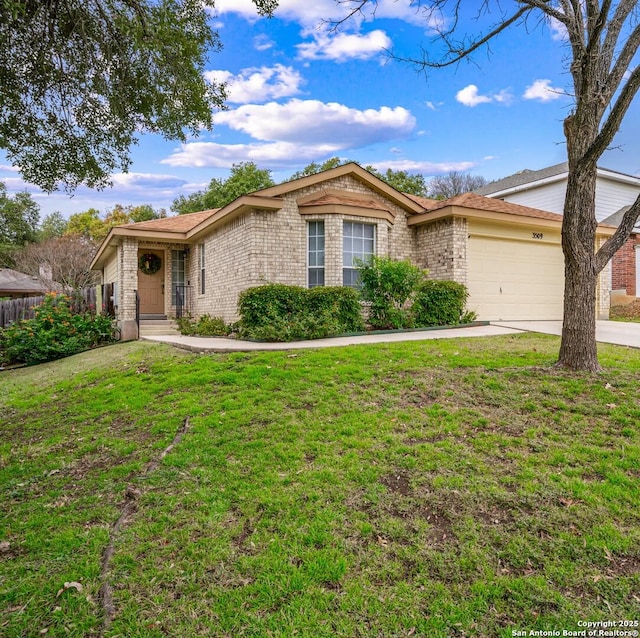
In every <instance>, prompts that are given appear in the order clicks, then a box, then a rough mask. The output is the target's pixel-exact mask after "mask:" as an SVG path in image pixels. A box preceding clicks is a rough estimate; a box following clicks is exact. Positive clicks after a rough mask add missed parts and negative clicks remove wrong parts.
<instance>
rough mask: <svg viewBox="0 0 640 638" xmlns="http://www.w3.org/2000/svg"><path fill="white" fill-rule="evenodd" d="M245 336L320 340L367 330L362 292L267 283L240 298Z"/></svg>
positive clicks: (349, 289) (263, 339)
mask: <svg viewBox="0 0 640 638" xmlns="http://www.w3.org/2000/svg"><path fill="white" fill-rule="evenodd" d="M238 312H239V314H240V322H239V324H238V329H239V336H240V337H241V338H243V337H244V338H249V339H258V340H261V341H295V340H298V339H320V338H322V337H329V336H332V335H336V334H341V333H344V332H359V331H361V330H363V329H364V323H363V321H362V317H361V309H360V302H359V300H358V293H357V292H356V291H355V290H352V289H351V288H343V287H318V288H311V289H307V288H302V287H301V286H287V285H284V284H266V285H264V286H258V287H256V288H249V289H247V290H245V291H244V292H242V293H241V294H240V297H239V299H238Z"/></svg>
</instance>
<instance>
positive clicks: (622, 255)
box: [611, 234, 640, 297]
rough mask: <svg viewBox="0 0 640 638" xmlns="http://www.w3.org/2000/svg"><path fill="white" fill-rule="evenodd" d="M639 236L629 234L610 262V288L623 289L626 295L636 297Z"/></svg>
mask: <svg viewBox="0 0 640 638" xmlns="http://www.w3.org/2000/svg"><path fill="white" fill-rule="evenodd" d="M637 246H640V236H638V235H635V234H634V235H631V237H630V238H629V239H628V240H627V241H626V242H625V243H624V245H623V246H622V248H621V249H620V250H619V251H618V252H617V253H616V256H615V258H614V260H613V264H612V277H611V281H612V283H611V288H612V290H625V291H626V293H625V294H626V295H628V296H630V297H636V296H637V295H638V289H637V276H636V273H637V267H638V263H637V254H638V248H636V247H637Z"/></svg>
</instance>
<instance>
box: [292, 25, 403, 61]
mask: <svg viewBox="0 0 640 638" xmlns="http://www.w3.org/2000/svg"><path fill="white" fill-rule="evenodd" d="M313 37H314V40H313V42H304V43H302V44H298V45H297V48H298V54H299V57H300V58H302V59H304V60H335V61H336V62H345V61H346V60H368V59H370V58H372V57H375V56H377V55H380V54H381V53H382V52H383V51H384V50H385V49H387V50H388V49H390V48H391V39H390V38H389V36H388V35H387V34H386V33H385V32H384V31H381V30H380V29H376V30H375V31H371V32H370V33H366V34H355V33H352V34H349V33H338V34H337V35H330V34H328V33H326V32H315V33H313Z"/></svg>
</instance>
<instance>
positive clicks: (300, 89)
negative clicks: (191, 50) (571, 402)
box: [0, 0, 640, 217]
mask: <svg viewBox="0 0 640 638" xmlns="http://www.w3.org/2000/svg"><path fill="white" fill-rule="evenodd" d="M472 4H475V3H467V6H468V5H472ZM508 4H509V3H508V2H507V3H506V4H505V6H507V5H508ZM341 11H342V12H343V13H342V14H341V13H340V12H341ZM344 11H345V5H344V4H343V5H340V4H338V3H336V1H335V0H306V1H305V2H301V1H300V0H282V1H281V2H280V7H279V9H278V10H277V11H276V15H275V17H274V18H272V19H266V18H262V19H260V18H258V16H257V14H256V11H255V7H254V5H253V4H252V3H251V2H250V0H218V2H217V4H216V14H215V15H212V16H211V20H212V23H213V24H214V25H215V27H216V28H217V29H218V31H219V33H220V36H221V39H222V42H223V45H224V48H223V50H222V51H221V52H216V53H212V54H211V56H210V58H209V63H208V67H207V69H208V70H207V77H209V78H210V79H215V80H224V81H226V82H228V86H229V101H228V110H226V111H223V112H219V113H216V114H215V118H214V121H215V127H214V129H213V131H203V133H202V135H200V136H199V137H198V138H195V139H193V140H189V141H188V142H187V143H186V144H179V143H176V142H167V141H165V140H163V139H161V138H160V137H158V136H154V135H144V136H142V137H141V138H140V142H139V144H138V145H137V146H136V147H134V148H133V149H132V158H133V163H132V165H131V167H130V171H129V173H128V174H115V175H113V178H112V179H113V184H114V185H113V187H112V188H108V189H105V190H103V191H93V190H90V189H87V188H84V187H81V188H79V189H78V190H77V192H76V193H75V195H74V196H73V197H69V196H68V195H66V194H65V193H63V192H60V193H55V194H52V195H46V194H44V193H42V192H40V191H39V190H38V189H37V188H35V187H33V186H31V185H29V184H25V183H24V182H23V181H22V179H21V178H20V175H19V173H18V172H17V171H16V169H15V168H14V167H11V166H9V165H8V164H7V161H6V158H4V157H3V156H2V155H0V181H3V182H4V183H5V184H6V185H7V188H8V189H9V191H10V192H16V191H18V190H23V189H25V188H26V189H27V190H29V191H30V192H32V194H33V196H34V198H35V199H36V201H37V202H38V203H39V204H40V206H41V214H42V216H44V215H46V214H48V213H50V212H52V211H54V210H58V211H60V212H62V214H63V215H64V216H65V217H68V216H69V215H70V214H72V213H75V212H79V211H83V210H86V209H88V208H90V207H94V208H98V209H99V210H101V211H107V210H109V209H111V208H113V206H114V205H115V204H116V203H120V204H122V205H128V204H133V205H136V204H142V203H147V204H151V205H152V206H154V207H156V208H159V207H165V208H166V209H167V210H168V209H169V207H170V205H171V202H172V201H173V199H174V198H175V197H177V196H178V195H181V194H183V195H187V194H189V193H191V192H194V191H196V190H200V189H202V188H205V187H206V185H207V184H208V182H209V180H210V179H211V178H212V177H217V178H225V177H227V176H228V174H229V169H230V167H231V165H232V164H234V163H238V162H242V161H254V162H255V163H256V164H257V165H258V166H259V167H260V168H267V169H270V170H271V171H272V176H273V178H274V180H275V181H277V182H278V181H283V180H285V179H287V178H288V177H289V176H290V175H291V174H292V173H294V172H295V171H297V170H299V169H301V168H303V167H304V166H306V165H307V164H309V163H311V162H312V161H316V162H322V161H324V160H325V159H328V158H330V157H334V156H338V157H341V158H348V159H352V160H355V161H357V162H360V163H361V164H363V165H368V164H371V165H373V166H374V167H376V168H378V169H380V170H386V169H387V168H392V169H395V170H407V171H409V172H411V173H422V174H424V175H425V177H427V178H429V177H431V176H433V175H437V174H441V173H447V172H448V171H450V170H464V171H466V170H468V171H470V172H472V173H474V174H477V175H482V176H484V177H486V178H487V179H497V178H500V177H504V176H506V175H509V174H511V173H514V172H516V171H519V170H522V169H524V168H530V169H539V168H543V167H545V166H550V165H552V164H556V163H558V162H562V161H564V160H565V145H564V137H563V133H562V120H563V119H564V117H565V116H566V115H567V113H568V111H569V109H570V107H571V97H570V92H571V83H570V76H569V74H568V72H567V69H566V64H565V61H566V58H567V55H568V50H567V48H566V44H565V43H564V41H563V39H562V34H561V32H560V31H559V30H558V29H557V28H556V26H555V25H553V24H544V23H534V22H532V23H531V24H530V25H529V28H528V29H525V28H523V27H513V28H512V29H510V30H509V31H508V32H506V33H505V34H503V36H502V37H501V38H500V39H499V40H497V41H496V42H495V43H494V44H492V46H491V51H490V52H487V51H481V52H479V53H477V54H476V55H475V57H474V59H473V62H462V63H460V64H459V65H457V66H455V67H451V68H447V69H442V70H433V71H430V72H429V74H428V76H426V77H425V75H424V74H422V73H419V72H417V71H416V69H415V68H413V67H412V66H411V65H409V64H406V63H403V62H399V61H397V60H394V59H391V58H390V57H389V55H388V54H387V53H385V49H386V50H390V51H392V52H393V53H394V54H395V55H398V56H414V57H416V56H419V55H420V51H421V47H424V48H426V49H428V50H429V51H431V52H432V53H434V54H437V45H436V44H434V43H433V38H434V35H435V32H434V30H433V26H437V24H446V23H447V22H448V21H449V20H450V19H451V16H447V15H432V16H425V15H424V14H422V13H420V12H418V11H417V10H416V9H415V8H412V7H411V6H410V2H409V0H380V1H379V2H378V4H377V10H376V13H375V16H374V15H371V14H369V15H365V16H361V17H360V19H357V20H351V21H350V22H349V23H346V24H343V25H342V26H341V27H340V28H339V29H338V30H333V29H331V28H330V25H328V24H327V23H326V18H340V17H341V15H344ZM475 17H476V15H475V13H473V14H469V15H463V16H461V22H460V25H459V28H460V29H461V32H467V33H471V32H475V30H477V28H478V26H483V23H478V22H476V21H475V20H474V19H475ZM496 17H497V16H495V15H494V19H495V18H496ZM323 20H324V21H323ZM485 25H486V23H485ZM639 123H640V109H639V108H638V105H637V104H634V105H633V106H632V108H631V110H630V112H629V114H628V115H627V118H626V120H625V121H624V123H623V126H622V128H621V131H620V133H619V134H618V136H617V139H616V140H615V146H616V148H614V149H612V150H610V151H608V152H607V153H606V154H605V156H604V157H603V159H602V161H601V162H600V165H601V166H605V167H607V168H611V169H614V170H618V171H621V172H624V173H629V174H635V175H640V148H639V147H638V144H637V140H638V139H639V138H640V130H639V129H640V126H639Z"/></svg>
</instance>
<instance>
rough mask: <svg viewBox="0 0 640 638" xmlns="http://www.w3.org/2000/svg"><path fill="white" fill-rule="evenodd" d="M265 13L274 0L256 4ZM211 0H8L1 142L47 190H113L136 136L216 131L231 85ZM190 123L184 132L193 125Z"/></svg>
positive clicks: (1, 13)
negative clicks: (215, 117) (216, 113)
mask: <svg viewBox="0 0 640 638" xmlns="http://www.w3.org/2000/svg"><path fill="white" fill-rule="evenodd" d="M253 3H254V4H255V5H256V7H257V9H258V12H259V13H261V14H263V15H265V14H269V13H270V12H271V11H273V9H274V7H275V5H276V3H275V2H274V1H273V0H253ZM213 6H214V2H213V0H65V1H62V0H50V1H48V2H32V1H27V0H3V2H0V148H2V149H4V150H5V152H6V154H7V157H8V158H9V160H10V161H11V163H12V164H14V165H15V166H18V167H19V168H20V171H21V173H22V175H23V177H24V178H25V179H26V180H27V181H29V182H32V183H34V184H37V185H38V186H40V187H41V188H43V189H44V190H46V191H52V190H55V189H56V187H57V186H58V184H64V185H65V186H66V187H67V189H69V190H71V189H73V188H75V187H76V186H77V185H78V184H80V183H86V184H87V185H88V186H104V185H105V184H107V183H108V181H109V175H110V173H111V172H112V171H113V170H114V169H116V168H119V169H120V170H123V171H126V170H127V167H128V166H129V164H130V154H129V149H130V147H131V145H132V144H133V143H134V142H135V140H136V136H137V134H138V133H140V132H143V131H148V132H152V133H159V134H161V135H162V136H164V137H165V138H167V139H172V140H181V141H185V140H186V137H187V134H186V132H188V133H191V134H193V135H197V134H198V133H199V131H200V129H201V128H207V129H209V128H211V125H212V111H213V110H214V109H216V108H219V107H220V106H222V105H223V103H224V99H225V92H224V87H223V86H222V85H220V84H212V83H208V82H207V81H206V80H205V79H204V77H203V74H202V71H203V70H204V68H205V62H206V60H207V56H208V55H209V53H210V51H211V50H216V49H217V48H219V46H220V43H219V39H218V34H217V33H216V32H214V31H212V30H211V27H210V26H209V23H208V16H207V12H206V9H207V7H213ZM185 130H186V132H185Z"/></svg>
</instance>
